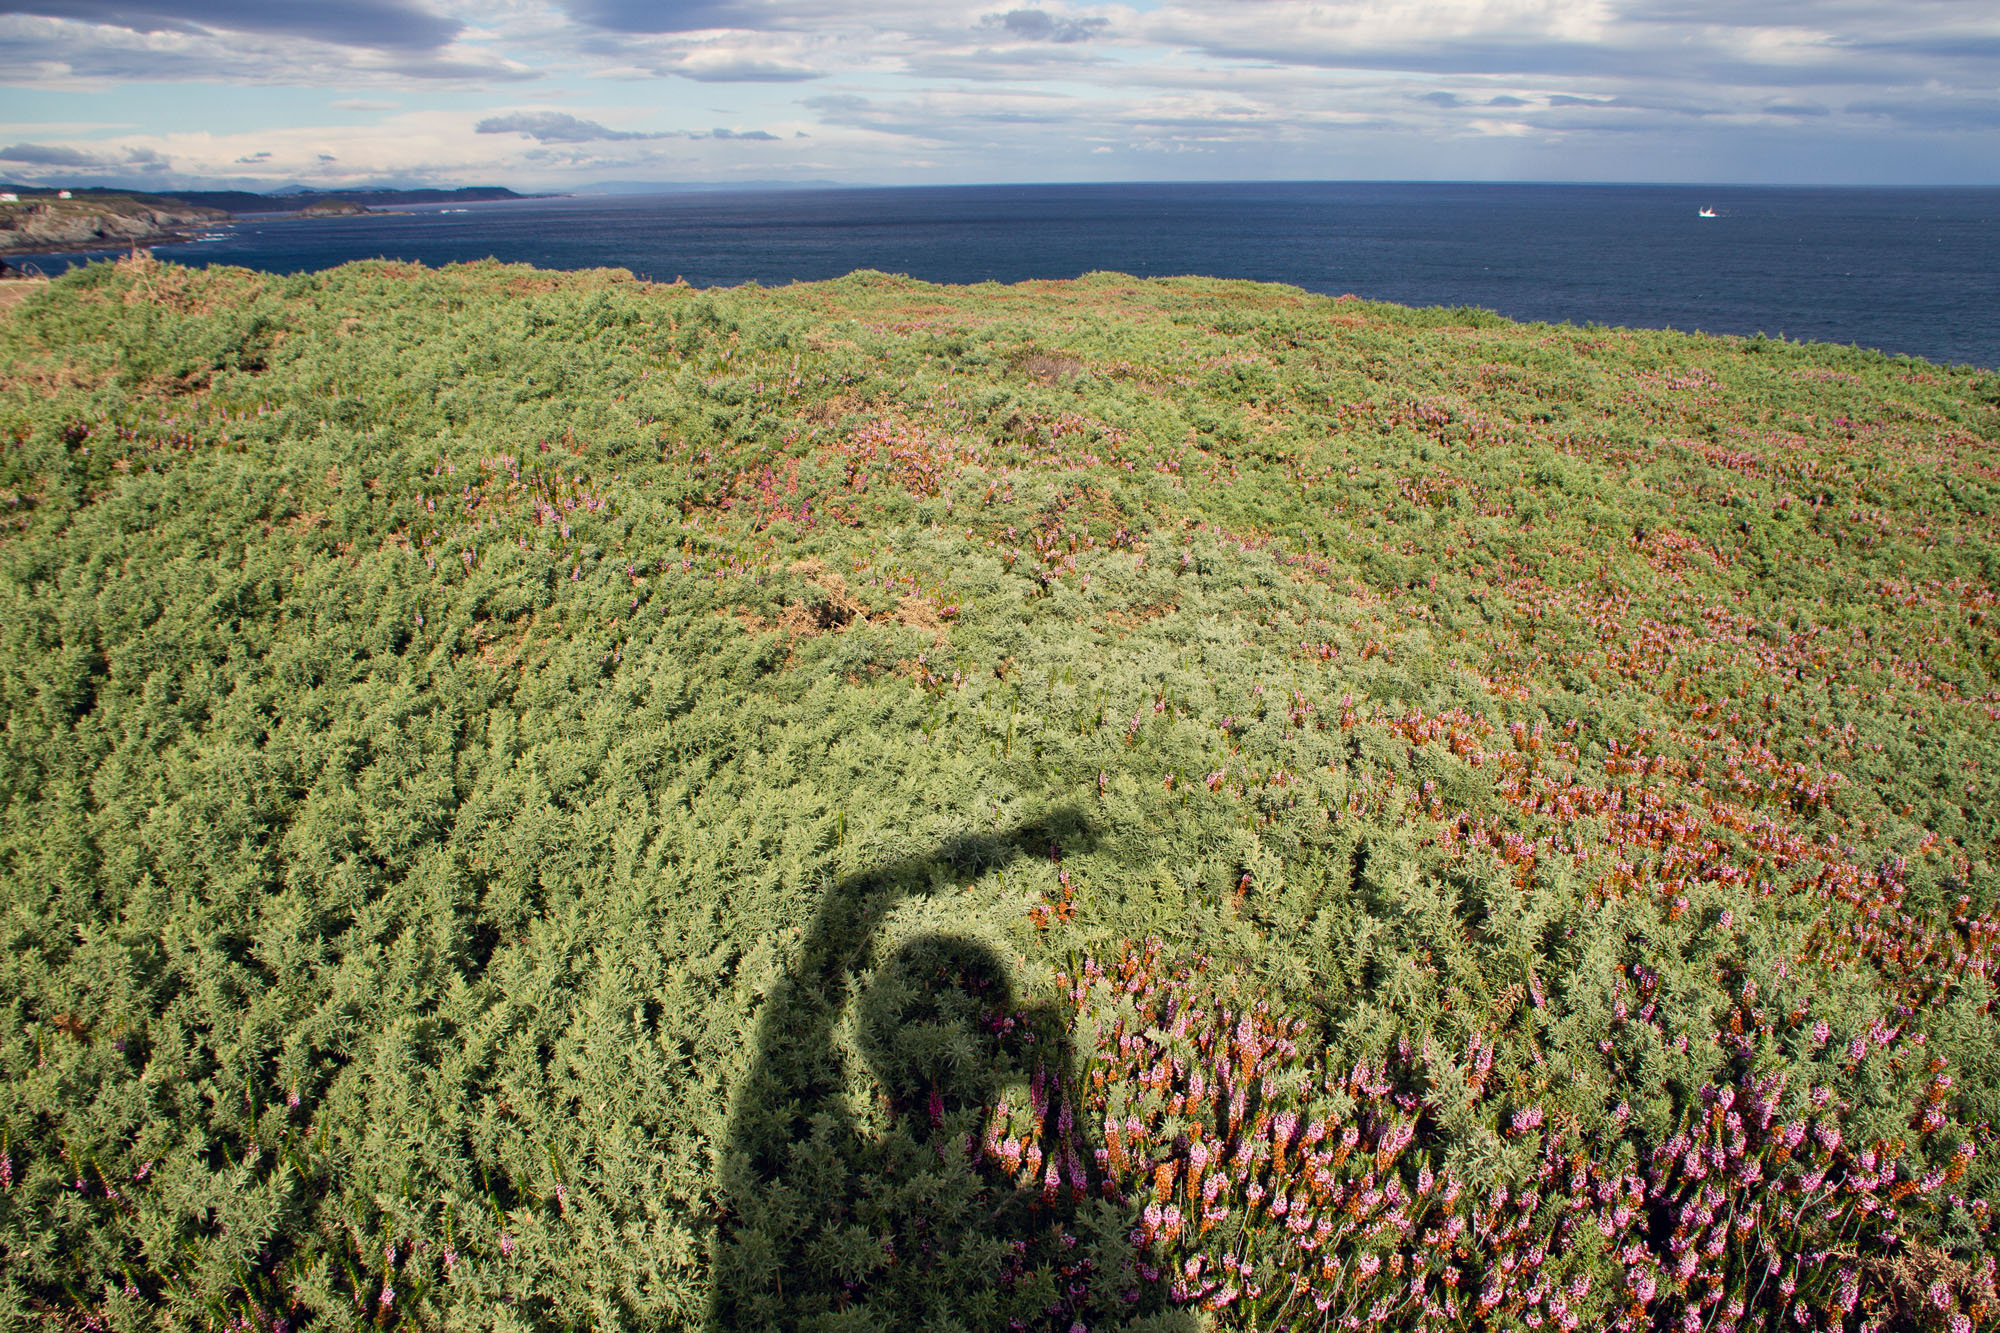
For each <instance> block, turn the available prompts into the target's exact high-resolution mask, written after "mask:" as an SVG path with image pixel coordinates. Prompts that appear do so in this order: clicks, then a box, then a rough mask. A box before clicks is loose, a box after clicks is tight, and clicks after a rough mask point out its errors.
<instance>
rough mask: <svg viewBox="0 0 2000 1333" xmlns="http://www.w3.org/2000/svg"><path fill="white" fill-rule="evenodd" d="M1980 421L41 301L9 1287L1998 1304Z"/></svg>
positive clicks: (559, 285)
mask: <svg viewBox="0 0 2000 1333" xmlns="http://www.w3.org/2000/svg"><path fill="white" fill-rule="evenodd" d="M1996 442H2000V391H1996V386H1995V378H1994V376H1993V374H1992V373H1991V372H1990V371H1979V370H1975V369H1972V368H1967V367H1958V368H1950V367H1940V366H1933V365H1929V364H1926V363H1922V362H1917V361H1912V360H1908V359H1899V358H1888V357H1882V356H1878V355H1875V354H1872V353H1867V352H1863V351H1859V350H1857V349H1851V348H1835V347H1820V346H1811V345H1800V344H1790V343H1782V342H1773V341H1769V340H1761V341H1758V340H1735V339H1721V338H1709V337H1700V336H1685V335H1679V334H1671V333H1656V332H1631V331H1623V330H1608V329H1598V328H1573V327H1558V326H1543V325H1517V324H1512V323H1509V322H1507V321H1504V320H1500V319H1498V318H1497V317H1496V316H1493V315H1491V314H1490V313H1487V312H1481V311H1473V310H1435V311H1411V310H1402V309H1398V308H1395V307H1389V306H1382V305H1376V304H1372V303H1368V302H1361V301H1353V300H1346V299H1343V300H1338V301H1330V300H1325V299H1322V298H1318V297H1312V296H1308V295H1306V294H1304V293H1301V292H1297V291H1294V290H1291V289H1287V288H1280V287H1272V286H1265V285H1257V284H1249V283H1229V282H1214V281H1208V280H1200V279H1174V280H1149V281H1141V280H1136V279H1131V278H1127V277H1124V276H1122V275H1117V274H1092V275H1087V276H1086V277H1084V278H1082V279H1079V280H1077V281H1075V282H1070V283H1049V284H1023V285H1020V286H1013V287H1002V286H998V285H991V284H989V285H985V286H981V287H976V288H966V289H951V288H941V287H935V286H930V285H927V284H922V283H914V282H910V281H908V280H905V279H900V278H895V277H891V276H889V275H883V274H870V273H861V274H854V275H851V276H849V277H848V278H845V279H842V280H840V281H838V282H833V283H823V284H810V285H801V286H796V287H787V288H776V289H764V288H744V289H740V290H736V291H695V290H692V289H689V288H686V287H683V286H678V285H676V286H663V285H655V284H646V283H639V282H635V281H632V280H631V279H630V278H629V276H628V275H624V274H621V273H616V272H600V273H590V274H573V275H557V274H549V273H539V272H536V271H533V270H529V269H522V268H509V267H504V266H499V265H493V264H484V265H471V266H462V267H454V268H449V269H445V270H436V271H433V270H426V269H421V268H417V267H413V266H406V265H394V264H361V265H351V266H348V267H346V268H343V269H339V270H335V271H332V272H328V273H322V274H308V275H300V276H297V277H292V278H271V277H263V276H258V275H252V274H247V273H241V272H234V271H228V270H202V271H194V270H182V269H176V268H173V267H171V266H166V265H157V264H152V263H144V262H140V263H135V262H127V263H124V264H119V265H102V266H97V267H94V268H89V269H84V270H80V271H77V272H75V273H73V274H71V275H69V276H67V277H65V278H63V279H60V280H58V281H57V282H55V283H52V284H50V286H49V288H48V289H47V290H46V291H45V292H43V293H42V294H40V295H37V296H35V297H33V298H31V299H30V300H28V301H27V302H25V303H23V304H22V305H20V306H18V307H16V308H15V309H14V310H13V311H12V312H10V313H9V314H8V315H7V316H5V317H4V319H0V713H4V717H5V724H6V725H5V728H4V731H0V928H4V931H5V947H4V948H0V1006H4V1010H5V1014H4V1017H5V1024H4V1028H0V1073H4V1077H0V1256H4V1258H0V1309H4V1310H5V1311H6V1317H7V1318H8V1319H10V1320H13V1321H15V1322H22V1323H29V1324H50V1325H58V1326H69V1327H101V1328H133V1329H137V1328H154V1327H165V1326H176V1327H179V1326H187V1327H212V1328H244V1327H251V1328H256V1329H260V1330H274V1329H278V1328H281V1327H282V1328H284V1329H286V1330H294V1329H301V1328H308V1327H313V1328H348V1327H361V1326H364V1325H368V1326H374V1327H378V1328H389V1327H409V1328H430V1327H458V1326H468V1325H478V1326H481V1327H487V1326H491V1327H505V1328H510V1329H557V1328H585V1327H588V1328H593V1329H595V1328H640V1327H645V1328H659V1327H678V1328H722V1327H759V1326H773V1327H812V1328H827V1329H834V1328H850V1327H852V1328H860V1327H868V1328H879V1327H892V1328H901V1327H926V1328H930V1327H954V1326H956V1327H963V1328H966V1329H988V1328H1009V1327H1020V1328H1024V1329H1028V1328H1034V1329H1040V1328H1059V1329H1063V1330H1068V1329H1071V1328H1073V1327H1075V1326H1077V1325H1082V1326H1084V1327H1085V1328H1112V1327H1138V1328H1157V1329H1166V1328H1187V1327H1204V1326H1206V1327H1233V1328H1246V1329H1249V1328H1254V1329H1279V1328H1289V1329H1308V1328H1312V1329H1319V1328H1351V1327H1358V1326H1360V1325H1362V1324H1374V1323H1379V1324H1383V1325H1386V1326H1390V1327H1407V1328H1420V1327H1421V1328H1444V1327H1466V1328H1493V1329H1511V1328H1521V1327H1526V1328H1534V1329H1539V1328H1543V1327H1545V1326H1553V1327H1554V1328H1556V1329H1561V1330H1567V1329H1570V1328H1595V1327H1616V1328H1623V1329H1632V1330H1639V1329H1665V1328H1671V1327H1679V1328H1682V1329H1689V1330H1695V1329H1702V1328H1714V1329H1723V1328H1759V1329H1772V1330H1775V1329H1778V1328H1815V1329H1827V1330H1832V1329H1836V1328H1838V1329H1841V1330H1843V1331H1844V1333H1858V1331H1859V1330H1861V1329H1864V1328H1877V1329H1897V1330H1903V1329H1909V1330H1918V1329H1923V1330H1930V1329H1938V1330H1946V1331H1947V1333H1963V1330H1966V1329H1968V1328H1972V1327H1988V1326H1991V1325H1992V1324H1993V1323H1994V1322H1995V1320H1996V1318H2000V1294H1996V1292H1995V1290H1994V1281H1995V1278H1994V1263H1995V1259H1996V1257H2000V1238H1997V1237H1996V1231H1995V1224H1994V1220H1993V1218H1992V1209H1993V1205H1994V1200H1995V1196H1996V1194H2000V1144H1996V1143H1995V1142H1994V1128H1993V1127H1994V1125H1995V1123H1996V1120H2000V1014H1996V1012H1995V986H1996V985H2000V972H1996V967H2000V956H1997V955H1996V950H2000V919H1996V908H2000V882H1996V879H1995V874H1994V866H1995V861H1996V856H2000V823H1996V815H1995V810H1996V808H2000V807H1997V806H1996V803H1995V801H1994V799H1993V798H1994V788H1993V783H1994V765H1995V762H1996V748H1995V747H1996V731H1995V727H1996V723H2000V683H1996V670H2000V658H1996V656H1995V653H1994V649H1993V643H1994V636H1993V633H1992V628H1993V617H1994V615H1995V614H1996V606H2000V591H1996V586H2000V585H1996V579H2000V557H1996V555H1995V550H1996V546H1995V539H1996V533H1995V529H1994V521H1995V503H1996V500H2000V474H1996V472H1995V466H1996V464H1995V448H1996Z"/></svg>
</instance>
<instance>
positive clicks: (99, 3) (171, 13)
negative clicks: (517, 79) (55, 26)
mask: <svg viewBox="0 0 2000 1333" xmlns="http://www.w3.org/2000/svg"><path fill="white" fill-rule="evenodd" d="M0 13H8V14H40V15H44V16H46V17H49V18H59V19H71V20H76V21H80V22H84V23H97V24H103V25H106V26H109V27H115V28H129V29H131V30H132V31H134V32H199V31H202V30H204V29H207V30H215V29H221V30H223V31H226V32H247V33H260V34H264V35H268V36H274V37H307V38H311V39H313V40H314V41H321V42H332V43H334V44H335V45H339V46H363V47H370V48H373V49H375V50H381V51H433V50H436V49H437V48H439V47H442V46H445V45H447V44H449V43H450V42H451V40H452V39H453V38H455V37H457V36H458V34H459V33H460V32H461V31H462V30H463V29H464V27H465V25H464V24H462V23H460V22H458V21H457V20H456V19H448V18H444V17H442V16H440V15H437V14H433V13H431V12H430V11H429V10H427V9H424V8H422V7H420V6H418V5H414V4H398V3H396V2H395V0H276V2H275V3H272V2H271V0H5V3H4V4H0Z"/></svg>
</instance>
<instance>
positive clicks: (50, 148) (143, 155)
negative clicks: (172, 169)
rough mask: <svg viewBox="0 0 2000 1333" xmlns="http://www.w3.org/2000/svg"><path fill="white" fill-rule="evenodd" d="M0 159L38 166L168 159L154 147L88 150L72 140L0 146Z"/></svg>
mask: <svg viewBox="0 0 2000 1333" xmlns="http://www.w3.org/2000/svg"><path fill="white" fill-rule="evenodd" d="M0 162H20V163H24V164H26V165H28V166H36V167H93V168H97V169H99V170H102V169H103V168H106V167H138V168H142V169H145V170H158V169H161V168H163V167H165V166H166V165H167V159H166V158H164V157H162V156H161V155H160V154H159V153H158V152H156V151H154V150H153V149H151V148H128V149H126V150H125V151H124V152H122V153H116V154H106V153H92V152H87V151H85V150H84V149H81V148H72V147H70V146H69V145H68V144H47V143H17V144H9V145H8V146H7V147H5V148H0Z"/></svg>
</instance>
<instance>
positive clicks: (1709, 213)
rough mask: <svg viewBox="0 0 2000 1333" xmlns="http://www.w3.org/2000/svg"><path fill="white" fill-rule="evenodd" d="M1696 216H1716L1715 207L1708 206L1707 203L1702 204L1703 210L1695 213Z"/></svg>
mask: <svg viewBox="0 0 2000 1333" xmlns="http://www.w3.org/2000/svg"><path fill="white" fill-rule="evenodd" d="M1695 216H1696V217H1702V218H1712V217H1714V216H1715V210H1714V209H1712V208H1710V207H1708V206H1707V205H1706V204H1704V205H1703V206H1702V210H1701V212H1699V213H1697V214H1695Z"/></svg>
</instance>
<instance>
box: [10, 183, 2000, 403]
mask: <svg viewBox="0 0 2000 1333" xmlns="http://www.w3.org/2000/svg"><path fill="white" fill-rule="evenodd" d="M1703 210H1711V211H1712V212H1713V213H1714V216H1713V217H1705V216H1702V215H1701V214H1702V211H1703ZM215 237H216V238H215V239H210V240H204V241H199V242H195V243H191V244H185V245H162V246H158V247H156V248H155V253H156V254H158V255H159V256H160V257H161V258H163V259H171V260H174V261H176V262H178V263H186V264H240V265H244V266H247V267H250V268H254V269H262V270H265V271H268V272H274V273H296V272H302V271H310V270H315V269H323V268H329V267H331V266H333V265H336V264H341V263H345V262H347V261H348V260H352V259H365V258H375V257H386V258H393V259H401V260H413V261H418V262H421V263H424V264H430V265H437V264H446V263H452V262H455V261H461V260H475V259H483V258H487V257H489V256H490V257H493V258H498V259H502V260H507V261H512V262H518V263H528V264H535V265H539V266H541V267H544V268H556V269H578V268H593V267H599V266H611V267H619V268H629V269H631V270H633V271H634V272H635V273H638V274H640V275H642V276H646V277H652V278H658V279H662V280H671V279H673V278H676V277H680V278H685V279H686V280H687V281H688V282H691V283H693V284H695V285H696V286H712V285H721V286H731V285H735V284H738V283H743V282H750V281H755V282H759V283H763V284H766V285H776V284H780V283H787V282H795V281H809V280H814V279H820V278H832V277H838V276H840V275H842V274H845V273H849V272H852V271H853V270H855V269H860V268H872V269H879V270H883V271H885V272H890V273H902V274H907V275H909V276H911V277H916V278H923V279H928V280H931V281H935V282H949V283H974V282H984V281H988V280H993V281H998V282H1020V281H1024V280H1028V279H1037V278H1071V277H1075V276H1077V275H1078V274H1081V273H1087V272H1091V271H1093V270H1116V271H1119V272H1124V273H1131V274H1137V275H1141V276H1157V275H1164V274H1186V273H1198V274H1204V275H1208V276H1212V277H1228V278H1253V279H1257V280H1260V281H1268V282H1283V283H1291V284H1293V285H1295V286H1299V287H1303V288H1305V289H1307V290H1309V291H1314V292H1324V293H1328V294H1333V295H1338V294H1340V293H1345V292H1352V293H1354V294H1355V295H1357V296H1362V297H1367V298H1371V299H1376V300H1383V301H1396V302H1401V303H1403V304H1407V305H1444V306H1462V305H1463V306H1483V307H1486V308H1488V309H1492V310H1496V311H1499V312H1500V313H1501V314H1504V315H1508V316H1510V317H1513V318H1515V319H1524V320H1549V321H1559V322H1569V323H1576V324H1603V325H1627V326H1635V327H1647V328H1675V329H1685V330H1701V331H1704V332H1708V333H1728V334H1745V335H1748V334H1756V333H1763V334H1766V335H1768V336H1771V337H1778V336H1783V337H1785V338H1790V339H1795V340H1813V341H1823V342H1835V343H1853V344H1858V345H1860V346H1862V347H1868V348H1875V349H1879V350H1881V351H1885V352H1890V353H1900V354H1907V355H1911V356H1920V357H1925V358H1928V359H1930V360H1933V361H1940V362H1946V363H1968V364H1971V365H1975V366H1981V367H1987V368H2000V189H1850V188H1841V189H1834V188H1811V189H1808V188H1753V187H1744V186H1684V185H1491V184H1382V183H1352V182H1327V183H1261V184H1233V183H1218V184H1172V185H1166V184H1161V185H1125V184H1119V185H1032V186H1022V185H1007V186H965V187H938V188H907V189H828V190H811V191H783V192H769V191H767V192H758V193H688V194H671V195H619V196H609V197H579V198H566V199H529V200H519V201H506V202H500V203H490V204H472V205H466V206H461V207H456V208H452V209H449V210H443V209H440V208H437V207H415V208H405V209H397V210H394V211H391V212H384V213H380V214H376V215H372V216H368V217H358V218H318V219H311V220H286V219H280V218H261V219H260V218H249V219H244V220H241V221H239V222H238V223H236V224H235V225H234V226H233V227H231V228H229V229H227V230H226V231H218V232H217V233H215ZM81 258H83V257H81V256H39V257H36V259H35V261H34V262H37V263H40V264H41V265H42V266H43V267H44V268H45V269H49V270H55V269H60V268H62V267H65V266H66V265H67V264H69V263H71V262H77V261H78V260H80V259H81Z"/></svg>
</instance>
